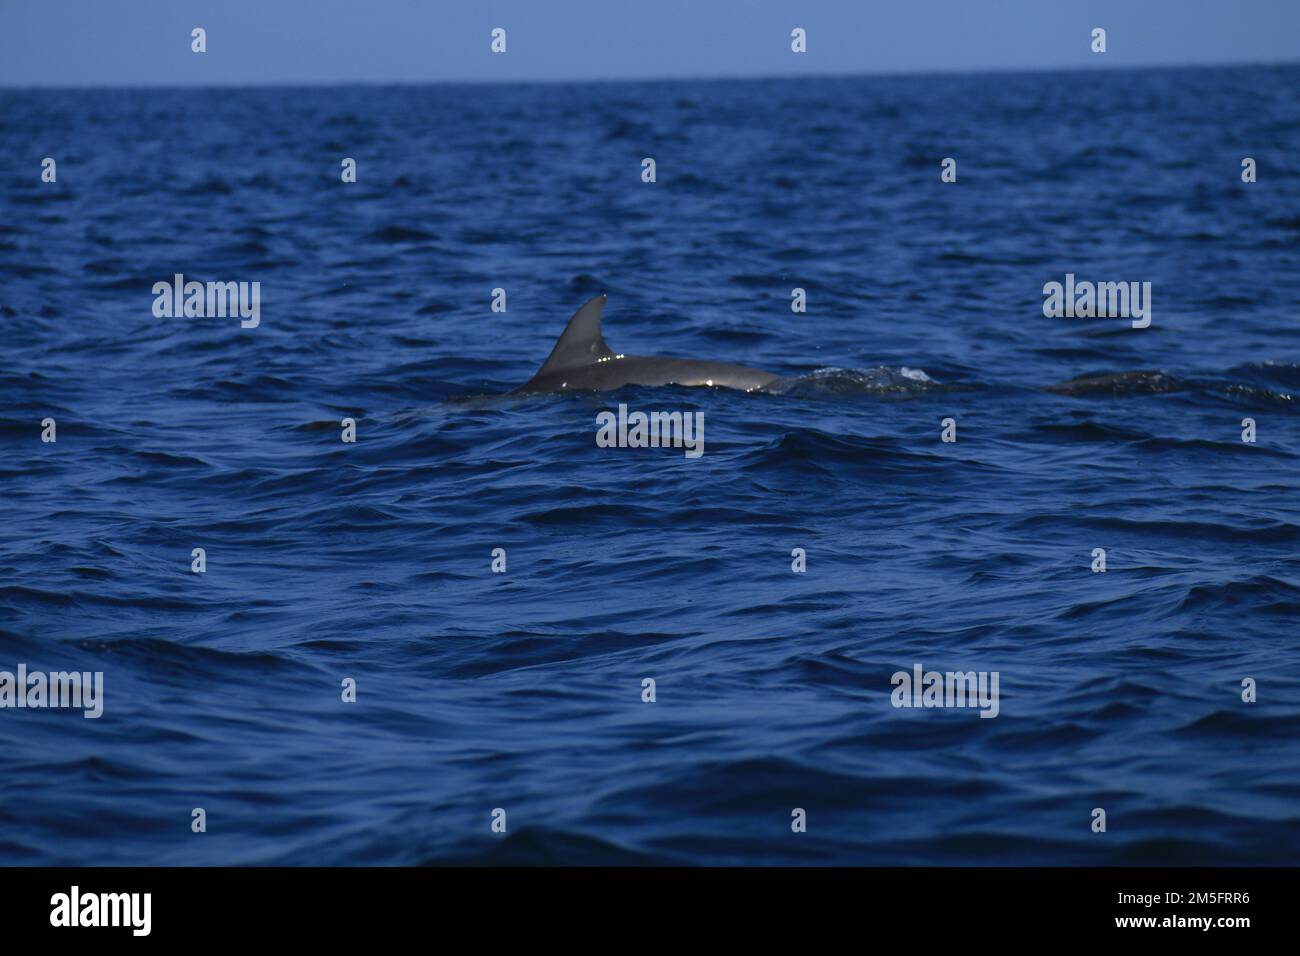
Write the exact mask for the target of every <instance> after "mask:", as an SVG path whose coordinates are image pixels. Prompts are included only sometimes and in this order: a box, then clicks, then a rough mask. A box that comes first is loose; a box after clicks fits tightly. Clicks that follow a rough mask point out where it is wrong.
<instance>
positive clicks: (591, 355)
mask: <svg viewBox="0 0 1300 956" xmlns="http://www.w3.org/2000/svg"><path fill="white" fill-rule="evenodd" d="M606 298H607V297H606V296H603V295H598V296H596V297H595V298H594V299H590V300H588V301H587V304H586V305H584V306H583V307H582V308H581V309H579V310H578V311H577V312H575V313H573V318H571V319H569V324H568V325H566V326H565V327H564V332H563V333H561V335H560V338H559V340H558V341H557V342H556V343H555V348H553V349H551V355H550V357H549V358H548V359H547V360H546V362H545V364H543V365H542V367H541V368H540V369H538V371H537V374H538V375H548V374H550V373H551V372H559V371H563V370H564V369H570V368H583V367H585V366H587V365H592V364H593V363H595V362H598V361H600V360H601V359H607V358H613V357H614V350H613V349H611V348H610V347H609V346H608V345H606V344H605V340H604V339H603V338H601V335H600V310H601V309H603V308H604V307H605V300H606Z"/></svg>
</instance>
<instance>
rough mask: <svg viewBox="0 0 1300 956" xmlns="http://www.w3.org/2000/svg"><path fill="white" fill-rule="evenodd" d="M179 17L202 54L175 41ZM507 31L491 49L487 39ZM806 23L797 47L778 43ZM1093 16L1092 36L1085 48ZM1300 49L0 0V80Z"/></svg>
mask: <svg viewBox="0 0 1300 956" xmlns="http://www.w3.org/2000/svg"><path fill="white" fill-rule="evenodd" d="M195 27H202V28H204V29H205V30H206V31H207V52H206V53H202V54H197V53H193V52H191V49H190V43H191V39H190V35H191V31H192V30H193V29H194V28H195ZM495 27H501V28H503V29H505V31H506V52H505V53H504V54H493V53H492V52H491V51H490V48H489V47H490V42H491V36H490V34H491V31H492V30H493V28H495ZM795 27H802V28H804V29H805V30H806V31H807V37H808V40H807V44H808V52H807V53H804V54H795V53H792V52H791V50H790V31H791V30H792V29H794V28H795ZM1094 27H1103V28H1105V30H1106V34H1107V35H1106V43H1107V51H1106V52H1105V53H1104V54H1094V53H1092V52H1091V50H1090V49H1089V46H1090V43H1091V32H1092V30H1093V28H1094ZM1296 61H1300V0H0V86H9V87H13V86H185V85H227V84H236V85H261V84H341V83H357V82H372V83H393V82H397V83H428V82H440V81H467V82H485V81H508V80H619V79H658V78H690V77H718V76H785V75H800V74H854V73H899V72H935V71H970V70H996V69H1061V68H1066V69H1068V68H1081V67H1091V68H1097V67H1102V68H1105V67H1135V66H1174V65H1189V64H1216V63H1261V62H1263V63H1273V62H1296Z"/></svg>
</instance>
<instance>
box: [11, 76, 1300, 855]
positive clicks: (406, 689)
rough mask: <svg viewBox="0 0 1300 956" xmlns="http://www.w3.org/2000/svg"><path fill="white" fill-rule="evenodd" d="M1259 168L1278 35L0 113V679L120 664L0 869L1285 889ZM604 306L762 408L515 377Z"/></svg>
mask: <svg viewBox="0 0 1300 956" xmlns="http://www.w3.org/2000/svg"><path fill="white" fill-rule="evenodd" d="M1297 155H1300V67H1240V68H1213V69H1210V68H1206V69H1186V70H1151V71H1126V70H1106V71H1096V72H1094V71H1079V72H1059V73H987V74H977V75H936V76H899V77H862V78H827V79H785V80H776V79H773V80H752V81H709V82H663V83H605V84H572V85H566V84H537V85H500V86H493V85H487V86H393V87H384V86H354V87H338V88H238V89H190V90H186V89H134V90H132V89H121V90H100V89H87V90H63V91H57V92H55V91H49V90H27V91H24V90H7V91H3V92H0V322H2V323H3V333H4V345H3V353H2V354H3V362H2V363H0V671H6V672H14V673H16V668H18V667H19V665H23V666H25V667H26V668H27V669H28V670H29V671H40V672H58V671H77V672H86V673H95V672H100V673H102V675H103V694H102V707H103V712H102V715H101V716H99V717H97V718H89V719H88V718H86V717H84V716H83V713H82V711H80V710H76V709H72V708H65V709H56V708H50V707H45V708H41V707H24V708H17V707H8V708H5V709H0V754H3V786H2V787H0V863H3V864H10V865H15V864H16V865H80V864H89V865H109V864H126V865H144V864H162V865H182V864H195V865H210V864H238V865H259V864H287V865H300V864H319V865H376V864H378V865H389V864H440V863H546V864H624V863H667V864H759V865H769V864H831V865H842V864H944V865H993V864H1045V865H1051V864H1082V865H1106V864H1119V865H1124V864H1289V865H1296V864H1300V696H1298V695H1300V654H1298V653H1297V650H1298V649H1300V628H1298V627H1297V625H1298V624H1300V551H1298V546H1300V514H1298V513H1297V506H1298V505H1300V498H1298V496H1297V492H1298V490H1300V481H1297V464H1298V463H1300V417H1298V416H1297V408H1296V395H1297V393H1300V324H1297V312H1298V308H1300V178H1298V177H1297V175H1296V170H1295V163H1296V156H1297ZM47 157H48V158H52V159H54V160H55V161H56V164H57V167H56V169H57V174H56V175H57V178H56V180H55V181H54V182H42V160H43V159H44V158H47ZM1247 157H1249V158H1251V159H1254V160H1255V162H1256V168H1257V181H1255V182H1243V179H1242V171H1243V167H1242V161H1243V159H1244V158H1247ZM345 158H351V159H353V160H355V163H356V181H355V182H344V181H343V176H342V174H341V168H342V164H343V160H344V159H345ZM645 158H652V159H653V160H654V161H655V162H654V166H655V178H654V181H653V182H645V181H643V168H644V167H643V160H644V159H645ZM945 158H952V159H954V160H955V161H956V181H955V182H944V181H943V178H942V173H943V169H942V165H941V164H942V162H943V160H944V159H945ZM176 274H182V275H184V277H185V279H186V280H191V281H199V282H205V283H206V282H247V283H252V282H257V283H259V288H260V314H259V316H258V322H257V324H256V325H255V326H254V327H243V324H241V321H240V319H239V318H238V317H231V316H224V317H217V316H200V317H196V316H188V317H187V316H184V315H179V316H178V315H164V316H159V315H156V314H155V298H156V296H155V293H154V292H153V291H152V289H153V287H154V286H155V284H156V283H159V282H163V283H171V282H172V280H173V276H175V275H176ZM1067 276H1073V277H1074V279H1073V280H1071V281H1078V282H1083V281H1090V282H1111V281H1114V282H1126V283H1127V282H1136V283H1139V284H1140V283H1146V282H1149V283H1150V295H1149V298H1148V299H1147V305H1148V306H1149V317H1150V324H1149V326H1148V327H1145V328H1135V327H1134V323H1132V322H1130V321H1129V320H1128V319H1125V318H1113V317H1112V318H1088V317H1073V318H1067V317H1048V316H1047V315H1045V314H1044V299H1045V294H1044V286H1045V285H1046V284H1047V283H1051V282H1061V283H1064V282H1065V281H1066V277H1067ZM496 289H500V290H503V294H497V293H494V290H496ZM795 289H802V290H803V294H804V301H805V303H806V310H805V311H803V312H796V311H793V310H792V301H794V300H793V298H792V296H793V295H795V293H794V291H793V290H795ZM600 293H605V294H608V296H609V301H608V304H607V305H606V307H605V310H604V336H605V338H606V340H607V341H608V342H609V343H610V345H611V346H612V347H613V348H614V349H615V350H616V351H619V352H626V353H629V354H640V355H646V354H649V355H656V354H663V355H676V356H682V357H696V358H708V359H714V360H718V361H725V362H734V363H740V364H744V365H747V366H753V367H757V368H760V369H764V370H767V371H770V372H773V373H776V374H779V375H781V376H782V381H781V383H780V385H779V386H778V387H774V388H772V389H771V390H764V391H758V392H752V393H745V392H741V391H733V390H728V389H721V388H690V389H687V388H676V387H666V388H641V387H635V386H627V387H625V388H622V389H619V390H617V391H615V392H605V393H593V392H576V393H571V394H563V395H529V396H519V395H515V396H511V395H507V394H505V393H508V392H509V391H510V390H511V389H513V388H515V387H516V386H518V385H520V384H521V383H523V382H524V381H526V380H527V379H529V378H530V377H531V376H532V375H533V374H534V373H535V372H536V371H537V369H538V368H539V367H540V366H541V364H542V362H543V361H544V360H545V358H546V356H547V354H548V353H549V351H550V349H551V347H552V345H553V344H554V342H555V340H556V338H557V337H558V336H559V334H560V332H561V331H562V330H563V328H564V324H565V322H566V321H567V319H568V317H569V316H570V315H571V314H572V313H573V312H574V311H575V310H576V309H578V307H579V306H581V305H582V303H583V302H584V301H586V300H587V299H589V298H590V297H592V296H594V295H597V294H600ZM502 301H503V302H504V311H494V309H493V304H494V302H498V303H500V302H502ZM1148 370H1149V371H1151V372H1153V373H1159V374H1151V375H1139V376H1125V375H1122V374H1120V373H1130V372H1137V371H1148ZM1080 377H1085V378H1086V379H1087V380H1086V381H1084V382H1083V383H1082V384H1076V385H1073V386H1070V387H1067V388H1065V389H1059V390H1057V391H1051V390H1050V389H1052V388H1053V387H1054V386H1057V385H1058V384H1059V383H1062V382H1066V381H1068V380H1071V379H1077V378H1080ZM619 404H624V405H626V406H627V407H628V408H629V409H632V410H643V411H646V412H650V411H661V412H682V413H689V414H694V413H697V412H698V413H702V415H703V422H704V427H705V433H704V446H703V454H701V455H699V456H698V457H690V456H688V455H686V454H684V453H683V451H682V449H680V448H607V447H598V445H597V443H596V441H595V437H596V432H597V416H599V415H600V414H601V413H602V412H603V411H607V410H616V409H617V406H618V405H619ZM47 419H52V420H53V423H54V425H53V428H54V432H53V434H52V435H49V434H47V433H48V432H49V426H48V425H46V424H43V423H45V422H46V420H47ZM344 419H351V420H352V421H353V422H354V423H355V438H356V440H355V441H354V442H345V441H344V440H343V428H344V426H343V424H342V423H343V420H344ZM949 419H950V420H951V423H950V424H945V420H949ZM1246 419H1249V420H1251V422H1252V423H1253V425H1251V426H1248V425H1246V424H1245V420H1246ZM1248 429H1253V432H1254V434H1253V435H1252V436H1251V437H1253V438H1254V439H1255V440H1254V441H1246V440H1243V434H1244V433H1245V432H1247V430H1248ZM945 433H946V434H947V437H949V438H955V440H953V441H944V440H943V439H944V437H945ZM43 437H54V438H55V440H54V441H46V440H43ZM200 548H201V549H203V552H202V553H203V561H204V566H203V567H204V569H203V571H202V573H196V572H195V571H194V567H195V562H196V561H197V560H198V559H197V558H196V557H195V555H194V551H195V549H200ZM498 549H499V550H498ZM800 549H801V550H800ZM1098 549H1101V550H1102V551H1104V561H1105V570H1104V572H1103V571H1101V570H1100V569H1099V566H1098V556H1097V552H1098ZM494 554H495V555H496V556H495V557H494ZM494 564H496V565H497V568H498V569H497V570H494ZM502 564H504V570H501V569H500V568H501V566H502ZM798 565H802V566H803V569H802V570H795V569H794V568H795V567H796V566H798ZM918 667H919V668H921V672H922V673H923V674H924V673H928V672H930V671H935V672H940V673H942V674H946V673H948V672H956V673H963V672H970V671H974V672H979V673H983V674H990V675H991V674H997V675H998V677H999V683H998V685H997V686H998V688H999V696H998V701H997V713H996V717H993V718H992V719H986V718H985V717H982V716H981V712H982V711H981V709H980V708H973V707H969V706H967V707H956V706H954V707H920V708H917V707H899V706H895V704H896V703H897V702H898V697H897V695H896V694H895V690H896V686H895V683H896V682H895V679H894V677H893V675H895V674H898V673H902V674H904V675H910V674H912V673H914V670H915V669H916V668H918ZM647 681H653V684H648V683H647ZM1243 682H1244V683H1243ZM349 686H351V687H352V688H354V694H355V700H345V699H344V698H345V697H347V696H349V694H350V693H352V692H350V691H349V689H348V688H349ZM651 689H653V698H654V699H653V701H650V700H648V699H647V698H648V697H649V696H651V694H650V690H651ZM1247 698H1253V699H1247ZM987 710H988V709H987V708H984V709H983V712H985V713H987ZM196 810H202V811H203V812H202V814H201V815H198V814H196V812H195V811H196ZM1098 810H1102V811H1104V821H1105V829H1104V830H1101V829H1100V828H1099V823H1098V821H1099V820H1101V819H1102V818H1101V817H1099V816H1098V814H1097V813H1096V811H1098ZM800 812H802V814H803V816H802V820H801V819H800V816H799V814H800ZM200 820H201V821H202V826H200V825H199V821H200ZM800 824H802V831H801V830H800ZM196 828H197V829H200V830H201V831H202V832H196Z"/></svg>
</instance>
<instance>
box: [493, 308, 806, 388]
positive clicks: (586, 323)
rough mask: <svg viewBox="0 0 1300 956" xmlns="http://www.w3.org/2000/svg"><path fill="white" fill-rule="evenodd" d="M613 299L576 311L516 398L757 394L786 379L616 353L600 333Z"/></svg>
mask: <svg viewBox="0 0 1300 956" xmlns="http://www.w3.org/2000/svg"><path fill="white" fill-rule="evenodd" d="M607 298H608V297H607V296H603V295H598V296H596V297H595V298H594V299H590V300H589V301H588V302H587V303H586V304H585V305H584V306H583V307H582V308H580V309H579V310H578V311H577V312H575V313H573V318H571V319H569V324H568V325H566V326H565V327H564V332H563V333H561V335H560V338H559V340H558V341H557V342H556V343H555V348H553V349H551V355H550V357H549V358H548V359H547V360H546V361H545V362H544V363H543V364H542V367H541V368H540V369H538V370H537V374H536V375H534V376H533V377H532V378H530V379H529V380H528V381H526V382H524V384H523V385H520V386H519V387H518V388H517V389H515V390H514V392H512V393H511V394H515V395H521V394H522V395H528V394H538V393H543V392H571V391H584V390H596V391H607V390H609V389H613V388H619V387H621V386H623V385H705V386H721V387H723V388H737V389H741V390H742V391H746V392H752V391H754V390H755V389H760V388H763V387H764V386H767V385H771V384H772V383H773V382H777V381H780V379H781V376H779V375H773V374H772V373H771V372H763V371H760V370H759V369H756V368H747V367H745V366H744V365H729V364H727V363H726V362H702V361H699V360H697V359H681V358H661V357H659V356H649V355H624V354H623V353H622V352H615V351H614V350H613V349H611V348H610V347H609V346H608V345H606V344H605V340H604V339H603V338H602V337H601V334H600V311H601V309H603V308H604V307H605V302H606V300H607Z"/></svg>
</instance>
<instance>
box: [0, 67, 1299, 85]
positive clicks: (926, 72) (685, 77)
mask: <svg viewBox="0 0 1300 956" xmlns="http://www.w3.org/2000/svg"><path fill="white" fill-rule="evenodd" d="M1297 66H1300V59H1294V60H1222V61H1208V62H1207V61H1201V62H1188V63H1155V64H1145V65H1131V64H1116V65H1114V66H1107V65H1101V64H1098V65H1097V66H1073V65H1072V66H1059V65H1026V66H1006V67H1003V66H987V67H973V68H966V69H943V68H942V67H939V68H930V67H926V68H920V69H914V70H913V69H899V70H877V71H867V72H858V71H828V72H820V73H759V74H751V73H716V74H682V75H649V74H647V75H645V76H623V77H568V78H565V77H536V78H530V77H514V78H487V79H484V78H472V79H471V78H466V79H446V78H444V79H426V80H363V79H356V80H276V81H271V82H257V81H252V82H244V81H239V80H232V81H227V82H222V81H218V82H212V81H210V80H205V81H201V82H195V83H186V82H179V83H177V82H160V83H153V82H143V83H99V84H86V83H40V84H22V83H9V82H6V81H0V91H4V92H38V91H62V92H68V91H74V90H231V89H243V90H248V89H339V88H344V87H353V86H364V87H381V86H409V87H417V86H523V85H527V86H583V85H600V84H620V83H627V84H633V83H637V84H641V83H664V84H668V83H709V82H770V81H773V80H848V79H873V78H892V77H915V78H922V77H952V76H986V75H992V76H1005V75H1015V74H1043V73H1099V72H1100V73H1125V72H1129V73H1132V72H1157V71H1162V70H1164V71H1173V70H1193V69H1205V70H1223V69H1251V68H1261V67H1297Z"/></svg>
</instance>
